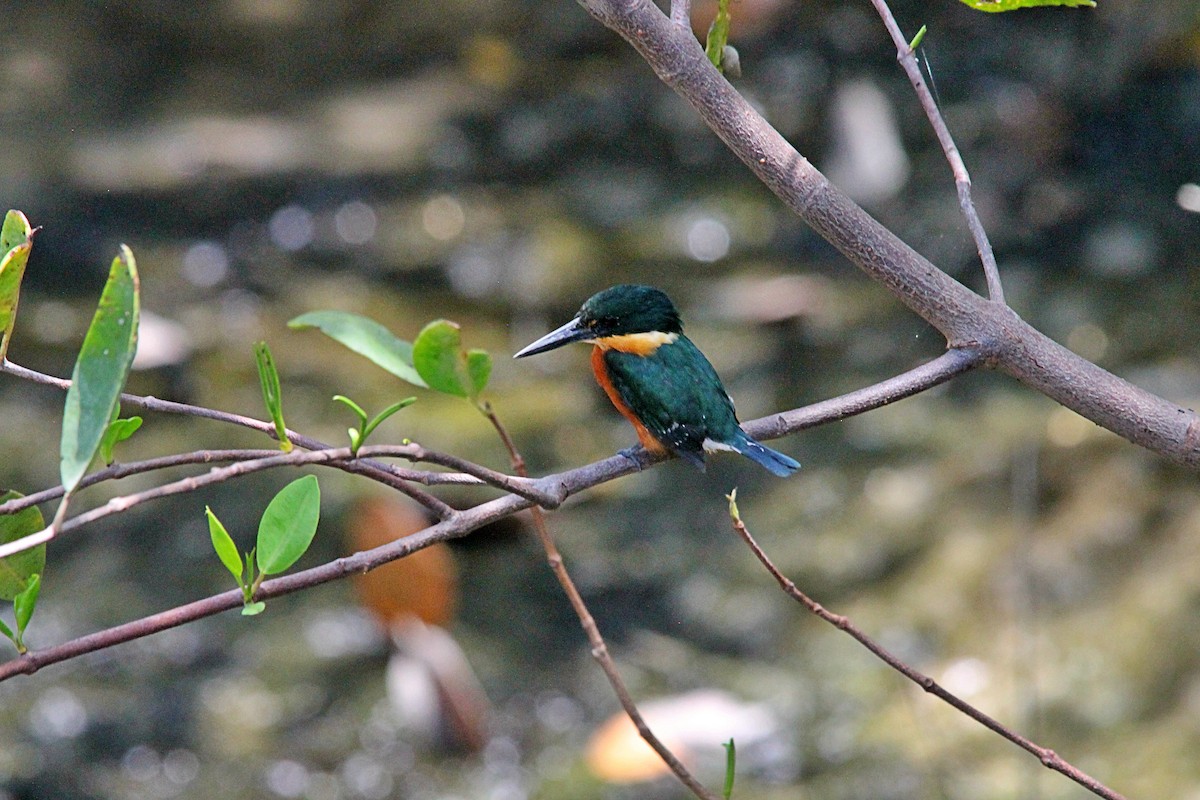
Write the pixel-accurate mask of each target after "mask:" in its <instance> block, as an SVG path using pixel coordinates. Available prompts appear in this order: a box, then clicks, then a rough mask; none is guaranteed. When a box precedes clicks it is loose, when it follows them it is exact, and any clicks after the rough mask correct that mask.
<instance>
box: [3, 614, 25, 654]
mask: <svg viewBox="0 0 1200 800" xmlns="http://www.w3.org/2000/svg"><path fill="white" fill-rule="evenodd" d="M0 633H2V634H4V635H5V636H7V637H8V638H9V639H12V643H13V644H16V645H17V649H18V650H20V649H21V645H19V644H17V635H16V634H15V633H13V631H12V628H10V627H8V626H7V625H5V624H4V620H2V619H0Z"/></svg>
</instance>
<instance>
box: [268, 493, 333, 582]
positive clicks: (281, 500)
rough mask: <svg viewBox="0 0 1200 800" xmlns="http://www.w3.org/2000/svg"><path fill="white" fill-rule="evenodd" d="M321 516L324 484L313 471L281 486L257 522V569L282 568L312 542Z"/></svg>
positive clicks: (271, 571) (274, 570)
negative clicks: (321, 484)
mask: <svg viewBox="0 0 1200 800" xmlns="http://www.w3.org/2000/svg"><path fill="white" fill-rule="evenodd" d="M320 516H321V488H320V486H319V485H318V484H317V479H316V477H315V476H313V475H305V476H304V477H303V478H297V479H296V480H294V481H292V482H291V483H289V484H288V485H287V486H285V487H283V488H282V489H280V490H279V494H277V495H275V497H274V499H272V500H271V502H270V504H269V505H267V510H266V511H264V512H263V515H262V520H260V521H259V523H258V569H259V570H260V571H261V572H262V573H263V574H264V575H275V574H278V573H280V572H283V571H284V570H286V569H287V568H288V567H290V566H292V564H295V563H296V560H297V559H299V558H300V556H302V555H304V552H305V551H306V550H308V546H309V545H310V544H312V540H313V536H314V535H316V532H317V521H318V520H319V519H320Z"/></svg>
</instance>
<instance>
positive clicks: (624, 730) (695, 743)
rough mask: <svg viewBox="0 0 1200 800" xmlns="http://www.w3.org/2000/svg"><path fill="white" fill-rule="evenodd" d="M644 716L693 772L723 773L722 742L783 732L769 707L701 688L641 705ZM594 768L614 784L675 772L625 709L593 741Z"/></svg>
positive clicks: (742, 742) (590, 758)
mask: <svg viewBox="0 0 1200 800" xmlns="http://www.w3.org/2000/svg"><path fill="white" fill-rule="evenodd" d="M638 710H639V711H641V714H642V718H643V719H644V720H645V721H646V724H647V725H648V726H650V730H652V731H654V735H655V736H657V737H658V739H659V741H661V742H662V743H663V744H664V745H666V747H667V749H668V750H670V751H671V752H672V753H674V754H675V757H676V758H678V759H679V760H680V761H682V762H683V763H684V765H685V766H687V768H688V769H689V770H693V771H695V770H696V769H697V768H705V769H707V770H708V771H715V772H716V774H721V771H722V770H723V767H724V763H725V755H724V750H723V748H722V747H721V742H726V741H729V739H731V738H733V739H736V741H737V744H738V747H739V751H741V752H747V751H746V749H745V748H746V747H747V746H749V747H751V748H752V747H754V746H755V745H757V744H758V743H759V742H762V741H764V740H767V739H771V738H772V737H775V736H776V735H777V734H778V730H779V722H778V720H776V718H775V716H774V715H773V714H772V713H771V712H770V711H769V710H768V709H767V708H766V707H765V706H763V705H760V704H756V703H747V702H745V701H742V700H739V699H738V698H736V697H734V696H732V695H730V694H727V693H726V692H722V691H720V690H717V689H697V690H695V691H692V692H688V693H686V694H680V695H672V696H668V697H661V698H658V699H655V700H650V701H648V702H645V703H639V704H638ZM585 760H586V762H587V766H588V769H589V770H591V772H592V774H593V775H595V776H596V777H597V778H599V779H601V780H603V781H607V782H609V783H641V782H642V781H649V780H653V779H655V778H659V777H662V776H664V775H667V774H669V770H668V768H667V765H666V764H664V763H663V761H662V759H661V758H659V757H658V754H657V753H655V752H654V751H653V750H652V749H651V748H650V745H648V744H646V742H645V740H643V739H642V737H641V735H640V734H639V733H638V732H637V729H636V728H635V727H634V726H633V723H632V722H630V721H629V718H628V717H627V716H625V714H624V713H620V714H616V715H614V716H612V717H610V718H609V719H608V720H606V721H605V722H604V724H602V725H601V726H600V727H599V728H597V729H596V732H595V733H593V734H592V736H591V738H590V739H589V740H588V746H587V752H586V754H585Z"/></svg>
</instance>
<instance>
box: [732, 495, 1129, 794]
mask: <svg viewBox="0 0 1200 800" xmlns="http://www.w3.org/2000/svg"><path fill="white" fill-rule="evenodd" d="M733 530H734V532H735V533H737V535H738V536H740V537H741V539H742V541H744V542H745V543H746V544H747V545H748V546H749V548H750V550H751V552H753V553H754V556H755V558H757V559H758V560H759V561H760V562H761V563H762V565H763V566H764V567H766V569H767V572H769V573H771V577H773V578H774V579H775V581H776V582H777V583H778V584H779V587H780V588H781V589H783V591H784V592H785V593H786V594H787V595H788V596H789V597H791V598H792V599H794V600H795V601H796V602H798V603H800V604H801V605H803V606H804V607H805V608H807V609H808V610H809V611H811V612H812V613H813V614H815V615H817V616H818V617H820V618H821V619H823V620H825V621H826V622H828V623H829V624H830V625H832V626H834V627H835V628H837V629H838V630H840V631H845V632H846V633H848V634H849V635H850V636H851V637H852V638H853V639H854V640H855V641H857V642H858V643H859V644H861V645H862V646H863V647H865V648H867V650H869V651H871V653H872V654H873V655H874V656H875V657H876V658H878V659H879V660H880V661H882V662H883V663H885V664H887V665H888V666H889V667H891V668H892V669H894V670H896V672H899V673H900V674H901V675H903V676H904V677H906V678H908V679H909V680H910V681H912V682H913V683H915V684H917V686H920V687H921V688H922V689H924V690H925V691H926V692H929V694H931V695H933V696H934V697H936V698H938V699H939V700H942V701H944V702H946V703H948V704H949V705H951V706H953V707H954V708H955V709H957V710H958V711H961V712H962V713H964V714H966V715H967V716H968V717H970V718H971V719H973V720H975V721H976V722H978V723H979V724H980V725H983V726H984V727H985V728H987V729H988V730H990V731H992V732H993V733H996V734H999V735H1000V736H1001V737H1003V738H1005V739H1007V740H1008V741H1010V742H1012V743H1013V744H1015V745H1016V746H1017V747H1020V748H1021V749H1022V750H1025V751H1027V752H1029V753H1032V754H1033V755H1034V756H1036V757H1037V759H1038V760H1039V761H1041V762H1042V764H1043V765H1044V766H1046V767H1048V768H1049V769H1052V770H1054V771H1055V772H1059V773H1062V774H1063V775H1065V776H1067V777H1068V778H1070V779H1071V780H1073V781H1075V782H1076V783H1078V784H1079V785H1080V786H1083V787H1084V788H1086V789H1088V790H1090V791H1091V792H1093V793H1094V794H1097V795H1099V796H1100V797H1103V798H1105V799H1106V800H1125V797H1124V795H1121V794H1119V793H1118V792H1116V791H1114V790H1112V789H1110V788H1109V787H1108V786H1105V785H1104V784H1103V783H1101V782H1100V781H1098V780H1096V779H1095V778H1093V777H1092V776H1091V775H1089V774H1087V773H1086V772H1084V771H1083V770H1081V769H1079V768H1078V767H1076V766H1074V765H1073V764H1071V763H1070V762H1068V761H1066V760H1065V759H1063V758H1062V757H1061V756H1059V755H1058V754H1057V753H1055V752H1054V751H1053V750H1051V749H1049V748H1047V747H1042V746H1041V745H1039V744H1037V743H1036V742H1033V741H1031V740H1030V739H1027V738H1026V737H1024V736H1022V735H1021V734H1019V733H1017V732H1016V731H1014V730H1013V729H1012V728H1009V727H1008V726H1007V725H1005V724H1004V723H1002V722H1000V721H999V720H997V719H995V718H994V717H991V716H989V715H988V714H985V713H984V712H983V711H980V710H979V709H978V708H976V707H975V706H973V705H971V704H970V703H968V702H967V701H966V700H963V699H962V698H960V697H958V696H957V695H955V694H952V693H951V692H949V691H948V690H947V689H945V688H944V687H943V686H942V685H941V684H939V683H938V682H937V681H935V680H934V679H933V678H931V677H929V676H928V675H925V674H924V673H922V672H919V671H917V670H915V669H913V668H912V667H910V666H909V665H908V664H907V663H905V662H904V661H903V660H902V659H901V658H900V657H899V656H897V655H896V654H894V653H892V652H891V651H890V650H888V649H887V648H885V647H884V646H883V645H881V644H879V643H878V642H876V641H875V640H874V639H872V638H871V637H870V636H868V635H867V634H866V633H864V632H863V631H862V629H860V628H859V627H857V626H856V625H855V624H854V623H853V622H851V620H850V619H849V618H848V617H845V616H843V615H841V614H834V613H833V612H831V611H829V610H828V609H826V608H825V607H824V606H822V605H821V604H820V603H818V602H817V601H815V600H813V599H812V598H811V597H809V596H808V595H806V594H805V593H804V592H802V591H801V590H800V588H799V587H798V586H796V584H795V583H794V582H793V581H792V580H791V579H790V578H788V577H787V576H786V575H784V574H783V573H782V572H780V571H779V568H778V567H776V566H775V564H774V563H773V562H772V561H771V559H770V558H769V557H768V556H767V554H766V553H765V552H763V549H762V548H761V547H760V546H759V544H758V542H756V541H755V540H754V537H753V536H752V535H751V534H750V531H749V530H748V529H747V528H746V525H745V523H744V522H742V520H741V518H740V517H737V516H734V517H733Z"/></svg>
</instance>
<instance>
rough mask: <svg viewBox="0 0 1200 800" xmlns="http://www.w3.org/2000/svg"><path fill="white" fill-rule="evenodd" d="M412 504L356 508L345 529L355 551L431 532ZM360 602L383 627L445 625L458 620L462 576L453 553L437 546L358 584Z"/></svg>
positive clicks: (373, 502) (385, 501)
mask: <svg viewBox="0 0 1200 800" xmlns="http://www.w3.org/2000/svg"><path fill="white" fill-rule="evenodd" d="M429 525H430V522H429V520H428V519H427V518H426V516H425V514H424V513H423V512H422V511H421V510H420V509H419V508H418V507H417V506H416V505H415V504H413V503H406V502H402V501H400V500H396V499H393V498H388V497H367V498H363V499H362V500H359V501H358V502H357V503H355V506H354V508H353V509H352V510H351V512H350V519H349V522H348V524H347V528H348V531H349V535H350V542H351V544H352V545H353V547H354V549H355V550H372V549H374V548H376V547H380V546H382V545H385V544H387V543H388V542H392V541H395V540H396V539H402V538H404V537H405V536H410V535H412V534H414V533H416V532H417V531H420V530H424V529H425V528H427V527H429ZM355 583H356V585H357V587H358V593H359V598H360V599H361V601H362V604H363V606H364V607H366V608H367V609H368V610H369V611H370V612H371V613H372V614H374V615H375V617H376V619H378V620H379V621H380V623H381V624H382V625H383V626H384V627H385V628H389V629H390V628H391V627H392V626H393V624H394V623H397V622H401V621H403V620H405V619H407V618H410V617H416V618H417V619H419V620H421V621H422V622H424V623H426V624H427V625H439V626H440V625H446V624H447V623H449V622H450V620H451V619H453V617H454V611H455V607H456V605H457V597H458V572H457V570H456V569H455V567H454V559H453V556H451V554H450V549H449V548H448V547H446V545H444V544H435V545H433V546H431V547H426V548H425V549H424V550H418V551H417V552H415V553H412V554H411V555H408V556H405V557H404V558H401V559H398V560H396V561H393V562H391V563H390V564H384V565H383V566H382V567H377V568H375V569H373V570H371V571H370V572H368V573H365V574H363V575H359V576H358V577H357V578H356V581H355Z"/></svg>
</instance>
